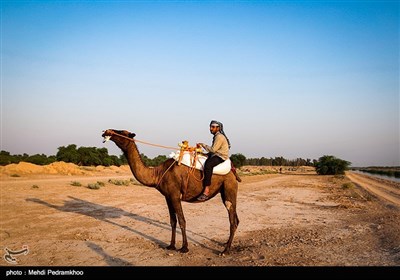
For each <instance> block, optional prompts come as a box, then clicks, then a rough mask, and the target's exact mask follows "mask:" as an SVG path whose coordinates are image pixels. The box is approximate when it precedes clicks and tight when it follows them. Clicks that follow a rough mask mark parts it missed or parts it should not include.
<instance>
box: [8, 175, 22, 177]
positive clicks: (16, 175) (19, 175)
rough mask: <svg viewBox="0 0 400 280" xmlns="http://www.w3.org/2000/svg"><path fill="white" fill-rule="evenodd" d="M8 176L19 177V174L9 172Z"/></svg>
mask: <svg viewBox="0 0 400 280" xmlns="http://www.w3.org/2000/svg"><path fill="white" fill-rule="evenodd" d="M10 177H21V175H18V174H11V175H10Z"/></svg>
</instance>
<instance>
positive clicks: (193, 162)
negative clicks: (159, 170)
mask: <svg viewBox="0 0 400 280" xmlns="http://www.w3.org/2000/svg"><path fill="white" fill-rule="evenodd" d="M110 133H111V135H118V136H119V137H122V138H125V139H127V140H129V141H133V142H139V143H142V144H146V145H150V146H154V147H159V148H164V149H169V150H174V151H175V150H177V148H176V147H170V146H164V145H158V144H153V143H149V142H145V141H141V140H137V139H134V138H129V137H127V136H125V135H122V134H118V133H115V132H114V131H112V130H111V131H110ZM183 151H190V152H194V157H192V158H191V166H190V167H189V170H188V175H187V180H186V185H185V186H184V191H183V197H185V196H186V193H187V188H188V185H189V178H190V176H192V177H193V178H194V179H195V180H197V181H200V182H201V181H203V179H204V173H203V174H202V176H201V178H196V176H195V174H194V171H195V169H196V167H195V166H196V161H197V156H198V154H199V153H198V152H197V151H196V150H195V149H190V147H188V148H187V149H181V153H182V152H183ZM176 163H177V161H173V162H172V164H171V165H170V166H169V167H168V168H167V169H166V170H165V171H164V173H163V174H162V175H161V177H160V180H158V183H157V185H156V188H158V186H159V185H160V184H161V181H162V179H163V178H164V176H165V174H167V172H168V171H169V170H170V169H171V167H172V166H174V164H176ZM178 165H180V162H179V163H178Z"/></svg>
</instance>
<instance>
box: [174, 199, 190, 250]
mask: <svg viewBox="0 0 400 280" xmlns="http://www.w3.org/2000/svg"><path fill="white" fill-rule="evenodd" d="M172 204H173V207H174V209H175V213H176V215H177V216H178V221H179V226H180V228H181V232H182V248H181V249H179V251H180V252H181V253H187V252H189V249H188V242H187V237H186V221H185V217H184V215H183V209H182V204H181V200H180V199H179V198H178V199H174V200H173V201H172ZM175 225H176V218H175ZM175 228H176V226H175ZM174 238H175V235H174Z"/></svg>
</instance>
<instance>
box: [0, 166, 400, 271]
mask: <svg viewBox="0 0 400 280" xmlns="http://www.w3.org/2000/svg"><path fill="white" fill-rule="evenodd" d="M15 168H16V167H15V166H14V169H13V170H11V171H10V170H8V171H6V170H5V169H4V168H3V169H2V170H0V171H1V172H2V175H1V185H0V188H1V201H0V210H1V212H0V214H1V231H0V237H1V239H0V240H1V248H2V250H4V251H3V252H2V253H3V254H4V256H5V255H6V251H5V249H6V248H7V249H9V250H13V251H18V250H22V249H23V248H26V247H24V246H27V248H29V251H28V252H25V254H19V255H15V260H16V261H15V263H10V262H9V259H8V261H7V260H6V258H5V257H2V258H1V260H0V263H1V266H6V267H7V266H146V267H148V266H194V267H198V266H217V267H220V266H224V267H225V266H230V267H231V266H240V267H248V266H250V267H257V266H262V267H265V266H296V267H297V266H369V267H371V266H372V267H374V266H395V267H399V266H400V222H399V221H400V219H399V218H400V211H399V209H400V208H399V207H400V206H399V205H397V204H396V203H394V202H393V201H389V200H386V199H385V198H382V197H381V196H379V195H376V194H374V193H372V192H369V191H367V190H365V189H364V188H363V187H362V185H372V184H373V180H372V179H371V178H369V177H367V176H362V175H357V178H358V179H357V180H358V181H357V180H355V181H357V182H356V183H351V181H350V179H349V175H350V178H352V176H353V177H354V175H352V174H347V176H318V175H316V174H315V173H314V172H312V171H309V170H300V171H299V170H297V172H292V171H290V170H283V173H282V174H279V173H278V174H262V175H251V174H250V173H249V172H248V171H249V170H246V171H247V173H249V174H248V175H247V176H245V175H243V176H242V179H243V181H242V182H241V183H239V193H238V207H237V211H238V216H239V219H240V224H239V227H238V230H237V232H236V235H235V238H234V241H233V244H232V251H231V253H230V254H229V255H226V256H220V255H219V253H220V252H221V251H222V250H223V248H224V242H226V241H227V239H228V235H229V221H228V216H227V211H226V209H225V208H224V206H223V204H222V202H221V199H219V197H215V198H213V199H212V200H210V201H207V202H205V203H196V204H189V203H183V210H184V213H185V218H186V223H187V234H188V241H189V252H188V253H186V254H181V253H179V252H177V251H169V250H166V249H164V247H166V246H167V245H168V244H169V240H170V234H171V229H170V225H169V216H168V209H167V206H166V203H165V200H164V197H163V196H162V195H161V194H160V193H159V192H158V191H157V190H155V189H152V188H148V187H144V186H141V185H136V184H133V183H130V184H129V185H128V186H125V185H122V186H121V185H115V182H129V179H130V178H133V177H132V175H131V173H130V171H129V169H128V168H125V169H115V170H114V169H104V168H103V169H101V170H100V169H99V170H95V169H93V170H90V169H87V170H86V171H87V172H88V173H82V174H75V175H74V172H72V171H71V172H67V174H69V175H60V172H58V173H57V172H54V173H53V174H35V173H29V172H21V173H20V175H18V172H20V171H18V170H16V169H15ZM72 169H73V168H72ZM72 169H71V170H72ZM301 171H304V172H301ZM260 173H262V172H260ZM252 174H254V173H252ZM360 176H362V178H361V179H360ZM110 179H111V180H114V181H113V182H114V183H112V182H109V180H110ZM353 179H354V178H353ZM360 180H363V181H362V183H360ZM72 182H75V184H77V183H80V184H81V186H73V185H71V183H72ZM96 182H102V183H104V185H103V184H102V186H101V187H100V188H99V189H89V188H87V185H88V184H92V183H93V184H94V183H96ZM380 184H385V181H384V180H380ZM387 185H388V186H390V187H391V188H393V189H394V190H397V191H398V190H399V189H400V187H399V185H400V184H387ZM397 198H398V197H397ZM180 245H181V234H180V231H179V230H178V233H177V247H178V248H180Z"/></svg>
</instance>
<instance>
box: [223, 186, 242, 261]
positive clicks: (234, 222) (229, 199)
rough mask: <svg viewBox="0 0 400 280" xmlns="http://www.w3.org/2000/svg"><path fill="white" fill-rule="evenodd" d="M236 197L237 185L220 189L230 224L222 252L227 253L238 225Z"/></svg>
mask: <svg viewBox="0 0 400 280" xmlns="http://www.w3.org/2000/svg"><path fill="white" fill-rule="evenodd" d="M236 197H237V185H236V187H233V186H232V187H231V188H226V187H224V188H222V190H221V198H222V202H223V203H224V205H225V207H226V210H228V215H229V224H230V231H229V239H228V242H227V243H226V246H225V249H224V251H223V252H222V254H228V253H229V251H230V249H231V245H232V241H233V237H234V236H235V232H236V229H237V227H238V225H239V218H238V215H237V213H236Z"/></svg>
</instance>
